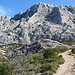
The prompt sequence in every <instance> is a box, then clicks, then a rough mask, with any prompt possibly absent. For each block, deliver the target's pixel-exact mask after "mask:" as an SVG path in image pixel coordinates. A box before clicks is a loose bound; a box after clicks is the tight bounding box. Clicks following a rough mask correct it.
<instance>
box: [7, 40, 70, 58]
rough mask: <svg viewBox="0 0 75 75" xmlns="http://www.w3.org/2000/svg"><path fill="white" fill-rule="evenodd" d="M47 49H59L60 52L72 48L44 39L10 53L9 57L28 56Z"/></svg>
mask: <svg viewBox="0 0 75 75" xmlns="http://www.w3.org/2000/svg"><path fill="white" fill-rule="evenodd" d="M47 48H57V49H58V50H59V49H61V48H71V46H68V45H65V44H62V43H59V42H58V41H54V40H49V39H43V40H38V41H36V42H33V43H31V44H29V45H27V44H25V45H23V46H22V47H20V48H17V49H14V50H11V51H8V53H7V57H11V58H12V57H15V56H19V55H20V54H22V55H24V56H26V55H27V54H28V53H29V52H33V53H36V52H41V51H42V50H45V49H47Z"/></svg>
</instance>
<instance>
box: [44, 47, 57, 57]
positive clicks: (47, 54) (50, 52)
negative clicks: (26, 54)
mask: <svg viewBox="0 0 75 75" xmlns="http://www.w3.org/2000/svg"><path fill="white" fill-rule="evenodd" d="M43 56H44V58H52V57H57V56H58V53H57V52H55V51H53V50H52V49H50V48H48V49H47V50H45V52H44V54H43Z"/></svg>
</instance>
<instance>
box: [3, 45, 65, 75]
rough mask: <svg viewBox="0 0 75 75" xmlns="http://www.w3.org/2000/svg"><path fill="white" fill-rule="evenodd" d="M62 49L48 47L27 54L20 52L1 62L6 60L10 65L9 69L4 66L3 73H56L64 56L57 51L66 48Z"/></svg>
mask: <svg viewBox="0 0 75 75" xmlns="http://www.w3.org/2000/svg"><path fill="white" fill-rule="evenodd" d="M13 46H14V44H13ZM63 49H64V48H63ZM63 49H62V50H63ZM62 50H61V49H56V48H53V49H51V48H48V49H46V50H42V51H41V52H35V53H33V52H30V53H28V55H27V56H24V55H21V54H20V55H19V56H16V57H15V58H10V59H9V61H4V60H3V62H7V63H9V65H11V66H10V70H9V68H7V66H5V67H6V68H7V74H4V75H14V74H15V75H19V74H22V73H23V74H26V75H31V74H32V75H33V74H34V75H38V74H40V75H48V74H49V75H53V74H54V73H56V70H57V69H58V67H59V65H60V64H64V58H63V57H62V55H59V53H60V52H64V51H66V50H64V51H62ZM4 70H5V69H4ZM5 71H6V70H5ZM5 71H4V72H5ZM4 72H3V73H4Z"/></svg>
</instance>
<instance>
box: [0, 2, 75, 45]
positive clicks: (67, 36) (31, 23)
mask: <svg viewBox="0 0 75 75" xmlns="http://www.w3.org/2000/svg"><path fill="white" fill-rule="evenodd" d="M40 39H51V40H59V41H68V40H72V39H75V6H64V5H60V6H55V5H50V4H45V3H39V4H35V5H33V6H31V7H30V8H29V9H28V10H27V11H26V12H20V13H19V14H16V15H15V16H14V17H13V18H11V17H8V16H0V44H1V45H2V44H8V43H22V44H29V43H31V42H34V41H36V40H40Z"/></svg>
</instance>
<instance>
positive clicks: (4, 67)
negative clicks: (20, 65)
mask: <svg viewBox="0 0 75 75" xmlns="http://www.w3.org/2000/svg"><path fill="white" fill-rule="evenodd" d="M0 75H14V74H13V73H12V72H11V68H10V67H9V65H8V63H2V64H0Z"/></svg>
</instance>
